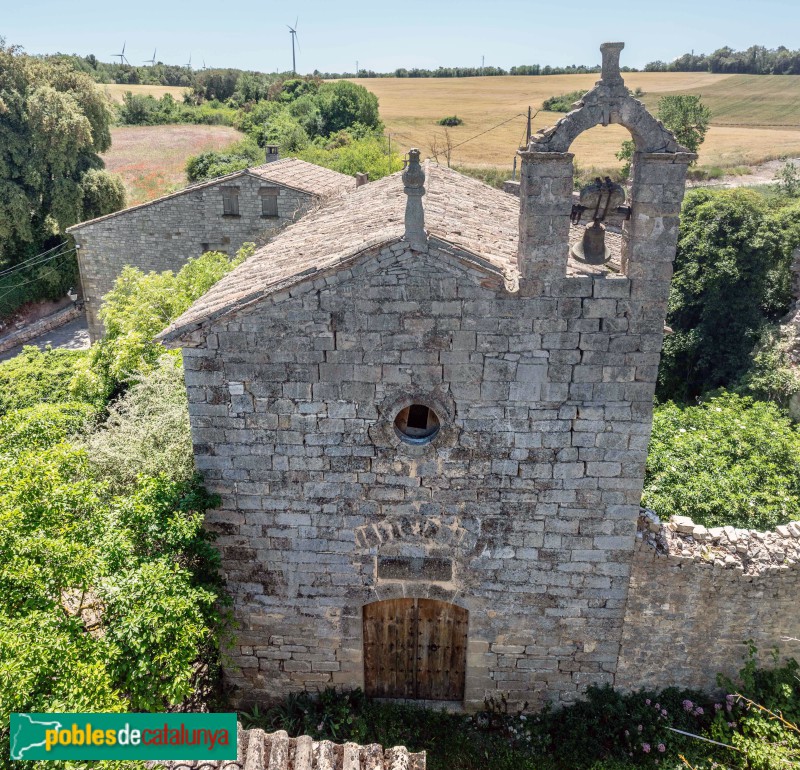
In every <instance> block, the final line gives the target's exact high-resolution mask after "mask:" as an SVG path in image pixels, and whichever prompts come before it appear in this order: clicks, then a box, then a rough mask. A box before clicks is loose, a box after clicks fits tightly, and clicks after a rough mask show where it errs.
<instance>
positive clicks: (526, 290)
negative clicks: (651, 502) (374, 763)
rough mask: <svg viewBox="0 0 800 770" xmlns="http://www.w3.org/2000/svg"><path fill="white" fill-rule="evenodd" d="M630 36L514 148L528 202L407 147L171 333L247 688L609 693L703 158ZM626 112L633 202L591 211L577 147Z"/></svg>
mask: <svg viewBox="0 0 800 770" xmlns="http://www.w3.org/2000/svg"><path fill="white" fill-rule="evenodd" d="M622 47H623V46H622V44H621V43H607V44H605V45H604V46H603V47H602V49H601V50H602V55H603V69H602V76H601V78H600V80H599V81H598V83H597V84H596V86H595V87H594V88H593V89H592V90H591V91H589V92H588V93H587V94H586V95H585V96H584V97H583V99H582V100H581V102H579V103H578V104H577V108H576V109H575V111H573V112H571V113H569V114H568V115H567V116H566V117H565V118H564V119H562V120H561V121H559V122H558V123H557V124H556V125H555V126H554V127H552V128H550V129H548V130H546V131H542V132H539V133H538V134H536V135H534V136H533V137H532V138H531V140H530V143H529V144H528V146H526V147H524V148H521V149H520V150H519V157H520V159H521V168H522V172H521V173H522V175H521V190H520V198H519V200H518V199H517V198H515V197H513V196H511V195H508V194H506V193H504V192H501V191H499V190H494V189H491V188H489V187H487V186H486V185H484V184H482V183H480V182H478V181H475V180H473V179H470V178H467V177H464V176H462V175H460V174H458V173H456V172H455V171H452V170H450V169H447V168H443V167H441V166H438V165H435V164H433V163H429V162H428V163H424V164H421V163H420V162H419V152H418V151H416V150H411V151H410V153H409V158H408V163H407V166H406V169H405V171H404V172H403V173H402V178H401V176H400V175H398V174H395V175H393V176H389V177H386V178H385V179H382V180H380V181H378V182H375V183H371V184H367V185H364V186H363V187H360V188H358V189H356V190H353V191H352V192H350V193H349V194H347V195H344V196H342V197H340V198H339V199H338V200H337V201H335V202H332V203H330V204H329V205H327V206H325V207H323V208H321V209H320V210H318V211H316V212H315V213H313V214H311V215H309V216H308V217H306V218H305V219H304V220H303V221H302V222H300V223H298V224H295V225H292V226H291V227H289V228H288V229H286V230H284V231H283V232H282V233H281V234H280V235H278V236H277V237H276V238H274V239H273V240H272V241H271V242H270V243H268V244H267V245H266V246H264V247H263V248H262V249H260V250H259V251H257V252H256V254H255V255H254V256H253V257H251V258H250V259H249V260H248V261H247V262H245V263H244V264H242V265H241V266H240V267H238V268H237V269H236V270H235V271H234V272H232V273H231V274H230V275H228V276H227V277H225V278H224V279H223V280H221V281H220V282H219V283H218V284H217V285H216V286H214V287H213V288H212V289H211V290H210V291H209V292H208V293H207V294H206V295H205V296H204V297H203V298H201V299H200V300H199V301H198V302H197V303H196V304H195V305H194V306H192V307H191V308H190V309H189V310H188V311H187V312H186V313H185V314H184V315H183V316H181V317H180V318H179V319H178V320H177V321H175V323H173V324H172V325H171V326H170V327H169V328H168V329H167V330H165V331H164V332H163V333H162V334H161V339H162V340H163V341H164V342H165V343H166V344H167V345H169V346H172V347H181V348H182V349H183V356H184V364H185V377H186V387H187V392H188V396H189V409H190V415H191V424H192V435H193V441H194V449H195V456H196V463H197V467H198V469H199V470H200V471H201V472H202V474H203V475H204V477H205V480H206V483H207V485H208V487H209V488H210V489H212V490H213V491H216V492H218V493H219V494H220V495H221V499H222V504H221V506H220V508H219V509H218V510H215V511H213V512H210V513H209V515H208V519H207V522H208V526H209V528H211V529H212V530H213V531H215V532H216V533H218V541H217V544H218V546H219V548H220V550H221V553H222V561H223V569H224V574H225V577H226V580H227V585H228V588H229V590H230V592H231V594H232V596H233V599H234V612H235V616H236V619H237V621H238V624H239V626H238V629H237V631H236V634H237V639H236V643H235V645H234V646H233V648H232V649H231V650H230V658H231V664H230V665H229V666H228V669H227V672H226V674H227V678H228V680H229V682H230V683H231V684H232V685H235V686H237V687H238V688H239V689H238V694H237V696H236V697H237V698H238V699H239V701H240V702H242V701H252V700H261V701H263V700H269V699H274V698H276V697H279V696H282V695H284V694H286V693H288V692H292V691H297V690H303V689H311V690H314V689H317V688H321V687H324V686H326V685H335V686H338V687H345V688H349V687H356V686H358V687H363V688H364V689H365V690H366V692H367V693H368V694H370V695H374V696H381V697H387V698H403V699H406V698H407V699H418V700H437V701H451V702H455V703H460V704H463V706H464V707H465V708H475V707H478V706H480V705H482V704H483V701H484V698H485V697H486V696H488V695H492V694H498V693H499V692H503V693H505V694H506V696H507V697H509V699H510V700H511V701H517V702H522V701H529V702H530V703H531V705H532V706H538V705H541V704H542V703H543V702H545V701H550V702H554V703H567V702H571V701H574V700H575V699H576V698H578V697H580V693H581V692H582V691H583V690H585V688H586V687H587V686H588V685H590V684H602V683H605V682H611V683H614V682H617V680H616V679H615V676H616V674H617V669H618V666H619V662H620V650H621V640H622V636H623V626H624V625H625V612H626V602H627V599H628V590H629V582H630V578H631V569H632V562H633V560H634V553H635V544H636V527H637V517H638V515H639V501H640V496H641V491H642V484H643V477H644V464H645V457H646V451H647V444H648V438H649V435H650V429H651V419H652V407H653V393H654V389H655V382H656V373H657V368H658V363H659V355H660V351H661V345H662V336H663V328H664V317H665V313H666V305H667V296H668V291H669V285H670V278H671V274H672V261H673V258H674V255H675V249H676V241H677V236H678V217H679V212H680V206H681V200H682V198H683V193H684V183H685V175H686V170H687V165H688V164H689V163H690V162H691V161H692V160H693V159H694V157H695V156H694V155H693V154H691V153H689V152H687V151H686V150H685V149H684V148H682V147H681V146H679V145H678V143H677V142H676V140H675V138H674V137H673V136H672V134H671V133H670V132H669V131H667V130H666V129H665V128H664V126H663V125H662V124H660V123H659V122H658V121H657V120H656V119H655V118H653V117H652V116H651V115H650V114H649V113H648V112H647V110H646V109H645V107H644V106H643V105H642V103H641V102H639V101H637V100H636V99H634V98H632V97H631V96H630V95H629V93H628V91H627V89H626V88H625V85H624V83H623V80H622V77H621V75H620V70H619V55H620V50H621V49H622ZM610 123H615V124H621V125H623V126H625V127H626V128H627V129H628V130H629V131H630V133H631V136H632V137H633V140H634V142H635V145H636V153H635V158H634V164H633V182H632V186H631V189H630V192H629V195H628V200H627V201H626V200H624V199H625V195H624V192H622V191H621V189H620V188H618V187H614V186H613V185H611V186H606V184H605V183H598V185H597V186H596V187H595V189H594V193H592V191H591V190H590V191H589V193H587V196H586V198H585V200H584V198H582V202H584V203H585V205H580V206H577V207H573V199H572V190H573V162H572V160H573V156H572V154H570V152H569V148H570V145H571V144H572V142H573V140H574V139H575V138H576V137H577V136H578V135H579V134H580V133H581V132H583V131H585V130H587V129H589V128H592V127H594V126H598V125H603V126H605V125H608V124H610ZM604 190H605V199H604V198H603V191H604ZM592 194H593V195H594V197H592ZM623 204H624V205H623ZM609 206H612V207H616V208H618V209H621V210H624V211H625V212H626V217H627V219H626V220H625V222H624V225H623V227H622V231H621V234H617V235H614V234H613V233H611V232H610V231H609V232H606V233H603V232H602V231H603V224H602V220H603V215H604V213H606V210H607V209H608V208H609ZM580 216H585V217H586V219H584V221H583V222H578V223H576V221H577V220H578V219H579V218H580ZM587 222H588V223H589V227H590V228H593V229H592V232H591V233H588V231H587V230H586V229H585V225H586V223H587ZM590 236H592V237H593V238H595V240H594V241H592V238H590ZM597 237H599V238H600V242H599V248H600V251H599V254H600V258H599V259H597V249H596V247H597V246H598V242H597V240H596V238H597ZM579 246H580V247H581V248H578V247H579ZM582 249H585V250H582ZM590 251H591V252H592V254H590V253H589V252H590ZM656 652H658V651H656Z"/></svg>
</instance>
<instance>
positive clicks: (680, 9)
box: [0, 0, 800, 72]
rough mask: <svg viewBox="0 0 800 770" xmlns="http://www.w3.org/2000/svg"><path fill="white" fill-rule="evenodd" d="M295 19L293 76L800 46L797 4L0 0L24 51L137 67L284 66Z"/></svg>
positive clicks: (633, 59) (6, 27) (635, 60)
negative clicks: (121, 59) (154, 62)
mask: <svg viewBox="0 0 800 770" xmlns="http://www.w3.org/2000/svg"><path fill="white" fill-rule="evenodd" d="M297 17H299V24H298V34H299V42H300V51H299V52H298V55H297V59H298V61H297V69H298V71H300V72H311V71H313V70H314V69H319V70H321V71H328V72H333V71H344V70H348V71H352V70H354V69H355V63H356V60H358V61H359V66H361V67H363V68H371V69H374V70H378V71H388V70H393V69H395V68H396V67H401V66H405V67H415V66H416V67H431V68H432V67H437V66H440V65H442V66H448V65H476V66H479V65H480V63H481V56H485V57H486V64H487V65H490V64H491V65H497V66H501V67H505V68H508V67H510V66H513V65H514V64H533V63H540V64H553V65H564V64H581V63H585V64H592V63H599V60H600V55H599V51H598V46H599V44H600V43H601V42H603V41H605V40H623V41H625V43H626V48H625V51H623V54H622V63H623V64H627V65H629V66H635V67H641V66H643V65H644V64H645V63H646V62H648V61H652V60H654V59H664V60H669V59H673V58H675V57H676V56H678V55H680V54H681V53H684V52H686V51H690V50H692V49H694V50H695V51H696V52H698V53H699V52H706V53H709V52H711V51H712V50H714V49H716V48H719V47H721V46H723V45H730V46H733V47H734V48H746V47H747V46H749V45H751V44H753V43H758V44H761V45H766V46H768V47H770V48H774V47H776V46H778V45H786V46H788V47H789V48H797V47H800V39H797V36H796V34H795V35H792V31H794V32H795V33H796V31H797V30H798V29H800V3H798V2H797V0H662V2H658V3H656V2H649V1H648V0H645V1H644V2H642V0H639V2H636V1H634V2H609V0H605V2H602V1H600V0H594V1H593V2H589V1H587V0H573V2H566V1H565V0H561V2H556V1H554V0H547V2H543V1H542V0H527V1H526V2H523V1H522V0H493V1H492V0H485V1H484V2H474V1H473V0H462V1H461V2H436V1H435V0H427V2H425V1H423V0H405V1H404V2H402V3H393V4H391V5H389V4H384V3H381V2H379V1H378V2H375V1H374V0H373V1H372V2H366V1H365V0H339V2H336V1H335V0H325V1H323V0H297V2H285V3H275V2H269V0H260V2H256V1H255V0H226V1H224V2H223V1H221V0H192V2H182V3H177V2H170V0H162V2H157V1H156V0H128V2H125V3H121V2H114V0H73V1H71V2H70V1H68V0H0V36H3V37H5V38H6V42H7V43H15V44H18V45H21V46H23V47H24V48H25V50H26V51H28V52H29V53H51V52H54V51H62V52H65V53H79V54H88V53H94V54H95V55H96V56H97V57H98V58H100V59H102V60H106V61H110V60H111V54H114V53H117V52H118V51H119V50H120V49H121V48H122V44H123V41H126V42H127V47H126V51H125V52H126V54H127V56H128V59H129V60H130V61H131V63H132V64H141V63H142V62H143V60H145V59H149V58H150V57H151V56H152V54H153V49H154V48H157V49H158V53H157V58H158V59H159V60H161V61H164V62H166V63H170V64H185V63H186V62H187V61H188V58H189V55H190V54H191V57H192V65H193V66H195V65H196V66H202V64H203V61H204V60H205V62H206V64H207V65H208V66H209V67H211V66H217V67H221V66H230V67H242V68H245V69H257V70H262V71H274V70H276V69H280V70H282V71H283V70H287V69H290V68H291V42H290V37H289V31H288V29H287V28H286V25H287V24H293V23H294V21H295V18H297Z"/></svg>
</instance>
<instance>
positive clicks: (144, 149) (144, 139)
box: [103, 125, 242, 206]
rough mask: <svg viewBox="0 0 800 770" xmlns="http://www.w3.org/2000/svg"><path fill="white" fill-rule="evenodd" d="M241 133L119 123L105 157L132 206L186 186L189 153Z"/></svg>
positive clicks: (219, 144)
mask: <svg viewBox="0 0 800 770" xmlns="http://www.w3.org/2000/svg"><path fill="white" fill-rule="evenodd" d="M241 137H242V135H241V134H240V133H239V132H238V131H237V130H236V129H234V128H230V127H228V126H194V125H177V126H117V127H115V128H112V129H111V149H110V150H109V151H108V152H107V153H106V154H105V155H103V160H104V161H105V162H106V168H107V169H108V170H109V171H113V172H115V173H117V174H120V175H121V176H122V179H123V181H124V182H125V188H126V190H127V191H128V205H129V206H133V205H135V204H137V203H144V202H145V201H149V200H152V199H153V198H158V197H159V196H160V195H165V194H167V193H169V192H173V191H174V190H177V189H179V188H181V187H184V186H185V185H186V172H185V170H184V169H185V166H186V160H187V158H189V156H191V155H197V154H198V153H201V152H205V151H206V150H220V149H222V148H223V147H227V146H228V145H230V144H232V143H233V142H235V141H238V140H239V139H241Z"/></svg>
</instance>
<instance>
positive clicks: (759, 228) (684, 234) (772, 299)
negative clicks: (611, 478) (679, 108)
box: [657, 190, 797, 401]
mask: <svg viewBox="0 0 800 770" xmlns="http://www.w3.org/2000/svg"><path fill="white" fill-rule="evenodd" d="M796 237H797V234H796V233H795V232H794V230H793V229H792V227H790V226H788V225H787V224H786V222H785V221H784V218H783V215H781V214H775V213H773V212H771V211H770V210H769V208H768V206H767V203H766V201H765V199H764V198H763V197H762V196H760V195H759V194H758V193H755V192H753V191H750V190H723V191H711V190H695V191H692V192H690V193H689V194H688V195H687V196H686V200H685V203H684V207H683V214H682V218H681V231H680V237H679V239H678V250H677V254H676V257H675V275H674V277H673V280H672V285H671V287H670V297H669V308H668V312H667V324H668V325H669V326H670V327H671V328H672V329H673V334H670V335H669V336H667V337H666V339H665V341H664V353H663V356H662V361H661V367H660V369H659V381H658V391H657V393H658V396H659V398H660V399H664V400H666V399H675V400H678V401H690V400H692V399H694V398H696V397H697V396H698V395H700V394H701V393H703V392H705V391H709V390H713V389H714V388H718V387H733V386H734V385H735V383H736V382H737V381H738V380H739V379H740V378H741V377H742V376H743V375H744V374H745V373H746V372H747V370H748V369H749V367H750V365H751V353H752V351H753V348H754V347H755V345H756V343H757V342H758V340H759V339H760V337H761V334H762V329H763V327H764V324H765V323H768V322H771V321H775V320H777V319H778V318H779V317H780V316H781V315H782V314H783V313H785V312H786V309H787V307H788V303H789V300H790V293H789V279H788V276H789V261H790V259H791V244H792V243H796V242H797V241H796V240H795V238H796Z"/></svg>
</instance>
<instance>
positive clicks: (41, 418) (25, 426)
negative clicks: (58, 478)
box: [0, 402, 97, 455]
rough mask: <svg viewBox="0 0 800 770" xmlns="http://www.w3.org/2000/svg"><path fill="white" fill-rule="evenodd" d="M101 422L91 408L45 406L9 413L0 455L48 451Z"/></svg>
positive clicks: (0, 427)
mask: <svg viewBox="0 0 800 770" xmlns="http://www.w3.org/2000/svg"><path fill="white" fill-rule="evenodd" d="M96 419H97V409H96V407H94V406H92V405H91V404H85V403H80V402H73V403H70V402H67V403H62V404H48V403H46V402H43V403H41V404H37V405H36V406H28V407H25V408H24V409H15V410H12V411H10V412H7V413H6V414H5V415H4V416H3V419H2V420H0V453H2V454H7V455H15V454H19V453H20V452H24V451H27V450H30V449H47V448H48V447H50V446H53V444H58V443H60V442H61V441H65V440H66V439H68V438H69V437H71V436H75V435H77V434H79V433H82V432H84V431H85V430H87V428H88V427H91V426H93V424H94V422H95V421H96Z"/></svg>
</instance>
